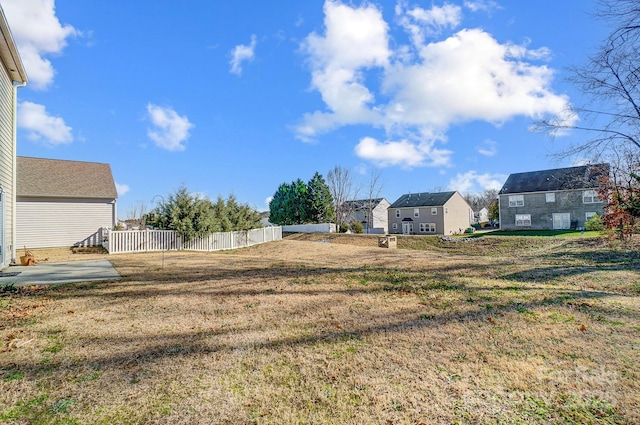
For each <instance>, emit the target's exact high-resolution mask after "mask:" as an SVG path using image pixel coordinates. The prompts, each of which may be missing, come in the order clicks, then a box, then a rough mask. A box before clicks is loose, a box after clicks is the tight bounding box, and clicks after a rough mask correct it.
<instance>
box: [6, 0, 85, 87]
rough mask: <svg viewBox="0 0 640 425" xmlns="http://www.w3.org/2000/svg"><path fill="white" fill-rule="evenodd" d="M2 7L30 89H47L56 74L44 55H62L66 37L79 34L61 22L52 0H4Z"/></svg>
mask: <svg viewBox="0 0 640 425" xmlns="http://www.w3.org/2000/svg"><path fill="white" fill-rule="evenodd" d="M2 8H3V9H4V11H5V14H6V16H7V21H8V22H9V25H10V27H11V33H12V34H13V38H14V39H15V42H16V45H17V47H18V51H19V52H20V56H21V58H22V61H23V64H24V67H25V69H26V71H27V76H28V78H29V87H31V88H33V89H36V90H44V89H46V88H47V87H48V86H49V85H50V84H51V83H52V82H53V76H54V74H55V71H54V69H53V65H52V64H51V62H50V61H49V60H48V59H47V58H46V55H51V54H59V53H61V52H62V50H63V49H64V47H65V46H66V45H67V38H69V37H73V36H76V35H78V34H80V33H79V32H78V31H77V30H76V29H75V28H74V27H72V26H71V25H62V24H61V23H60V21H59V20H58V17H57V16H56V10H55V5H54V0H3V1H2Z"/></svg>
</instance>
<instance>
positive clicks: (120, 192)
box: [116, 182, 129, 196]
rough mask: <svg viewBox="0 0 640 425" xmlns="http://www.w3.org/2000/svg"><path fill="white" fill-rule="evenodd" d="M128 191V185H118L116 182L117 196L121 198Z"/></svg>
mask: <svg viewBox="0 0 640 425" xmlns="http://www.w3.org/2000/svg"><path fill="white" fill-rule="evenodd" d="M128 191H129V185H126V184H119V183H118V182H116V192H118V196H122V195H124V194H125V193H127V192H128Z"/></svg>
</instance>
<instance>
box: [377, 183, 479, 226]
mask: <svg viewBox="0 0 640 425" xmlns="http://www.w3.org/2000/svg"><path fill="white" fill-rule="evenodd" d="M388 211H389V233H402V234H405V235H450V234H453V233H460V232H463V231H464V230H465V229H467V228H468V227H469V226H470V224H471V222H472V220H473V210H472V209H471V207H470V206H469V204H468V203H467V201H465V200H464V198H463V197H462V195H460V194H459V193H458V192H437V193H408V194H406V195H402V196H401V197H400V198H398V200H397V201H395V202H394V203H393V204H391V206H390V207H389V210H388Z"/></svg>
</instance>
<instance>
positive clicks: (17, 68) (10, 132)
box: [0, 6, 27, 270]
mask: <svg viewBox="0 0 640 425" xmlns="http://www.w3.org/2000/svg"><path fill="white" fill-rule="evenodd" d="M0 61H2V67H1V68H2V69H1V70H0V270H2V269H3V268H5V267H6V266H8V265H9V264H10V263H11V262H12V260H15V258H16V244H15V234H16V227H15V209H16V202H15V200H16V191H15V188H16V105H17V89H18V87H21V86H24V85H25V84H26V82H27V74H26V72H25V70H24V67H23V66H22V61H21V60H20V56H19V55H18V50H17V49H16V46H15V44H14V41H13V37H12V35H11V31H10V30H9V26H8V25H7V20H6V19H5V16H4V12H3V11H2V7H1V6H0Z"/></svg>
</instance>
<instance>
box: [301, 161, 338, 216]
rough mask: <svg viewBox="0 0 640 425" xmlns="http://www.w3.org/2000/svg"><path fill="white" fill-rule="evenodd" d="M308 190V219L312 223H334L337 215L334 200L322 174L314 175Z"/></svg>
mask: <svg viewBox="0 0 640 425" xmlns="http://www.w3.org/2000/svg"><path fill="white" fill-rule="evenodd" d="M307 188H308V195H309V196H308V205H307V217H308V219H309V221H310V222H311V223H333V221H334V220H335V218H336V213H335V210H334V208H333V198H332V197H331V192H330V191H329V186H327V183H326V182H325V180H324V177H322V174H320V173H318V172H317V171H316V173H315V174H314V175H313V177H312V178H311V180H309V183H308V184H307Z"/></svg>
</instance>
